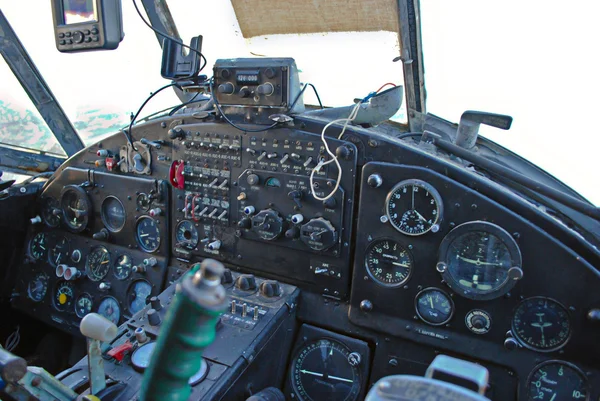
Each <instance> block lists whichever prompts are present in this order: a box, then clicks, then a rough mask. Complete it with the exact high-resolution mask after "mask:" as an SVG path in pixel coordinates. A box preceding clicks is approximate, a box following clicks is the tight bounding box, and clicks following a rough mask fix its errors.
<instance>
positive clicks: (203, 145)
mask: <svg viewBox="0 0 600 401" xmlns="http://www.w3.org/2000/svg"><path fill="white" fill-rule="evenodd" d="M182 144H183V145H184V146H185V147H186V148H187V149H192V148H194V149H198V150H200V149H205V150H212V151H214V152H218V151H221V152H239V151H240V149H241V148H240V147H239V146H237V145H226V144H224V143H222V144H220V145H216V144H214V143H210V142H195V141H184V142H182Z"/></svg>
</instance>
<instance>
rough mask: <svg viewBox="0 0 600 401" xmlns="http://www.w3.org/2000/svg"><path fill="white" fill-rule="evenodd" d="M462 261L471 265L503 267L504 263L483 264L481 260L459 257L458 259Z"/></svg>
mask: <svg viewBox="0 0 600 401" xmlns="http://www.w3.org/2000/svg"><path fill="white" fill-rule="evenodd" d="M458 258H459V259H461V260H464V261H465V262H469V263H473V264H475V265H484V266H502V263H492V262H482V261H481V260H479V259H477V260H474V259H469V258H465V257H463V256H459V257H458Z"/></svg>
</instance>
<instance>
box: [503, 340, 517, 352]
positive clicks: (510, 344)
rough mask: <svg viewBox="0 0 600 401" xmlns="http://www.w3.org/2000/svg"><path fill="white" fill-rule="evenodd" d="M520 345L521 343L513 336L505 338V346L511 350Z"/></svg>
mask: <svg viewBox="0 0 600 401" xmlns="http://www.w3.org/2000/svg"><path fill="white" fill-rule="evenodd" d="M518 346H519V344H517V340H515V339H514V338H512V337H508V338H507V339H506V340H504V348H506V349H507V350H509V351H512V350H514V349H516V348H517V347H518Z"/></svg>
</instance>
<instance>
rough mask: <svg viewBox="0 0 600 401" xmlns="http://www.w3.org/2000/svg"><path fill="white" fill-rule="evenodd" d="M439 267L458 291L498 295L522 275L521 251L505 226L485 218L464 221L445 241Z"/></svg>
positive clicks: (468, 295) (477, 296)
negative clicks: (489, 221)
mask: <svg viewBox="0 0 600 401" xmlns="http://www.w3.org/2000/svg"><path fill="white" fill-rule="evenodd" d="M439 258H440V259H439V262H438V264H437V270H438V271H439V272H440V273H441V274H442V278H443V279H444V280H445V281H446V282H447V283H448V285H449V286H450V288H452V289H453V290H454V291H456V292H457V293H458V294H460V295H462V296H464V297H466V298H469V299H477V300H489V299H495V298H498V297H500V296H502V295H504V294H506V293H507V292H508V291H510V290H511V289H512V288H513V287H514V286H515V284H516V283H517V281H518V280H520V279H521V278H522V277H523V270H522V269H521V252H520V251H519V247H518V246H517V243H516V242H515V240H514V239H513V238H512V237H511V235H510V234H509V233H508V232H506V230H504V229H503V228H501V227H499V226H497V225H495V224H492V223H488V222H485V221H473V222H469V223H464V224H461V225H459V226H458V227H456V228H454V229H453V230H452V231H450V233H448V235H446V237H444V240H443V241H442V244H441V245H440V252H439Z"/></svg>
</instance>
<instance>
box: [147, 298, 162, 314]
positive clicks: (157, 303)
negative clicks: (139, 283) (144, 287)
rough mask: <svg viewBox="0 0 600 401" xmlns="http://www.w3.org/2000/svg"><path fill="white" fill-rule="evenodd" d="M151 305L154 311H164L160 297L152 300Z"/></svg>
mask: <svg viewBox="0 0 600 401" xmlns="http://www.w3.org/2000/svg"><path fill="white" fill-rule="evenodd" d="M150 305H151V306H152V309H154V310H157V311H159V310H161V309H162V304H161V303H160V299H158V297H152V298H150Z"/></svg>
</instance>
